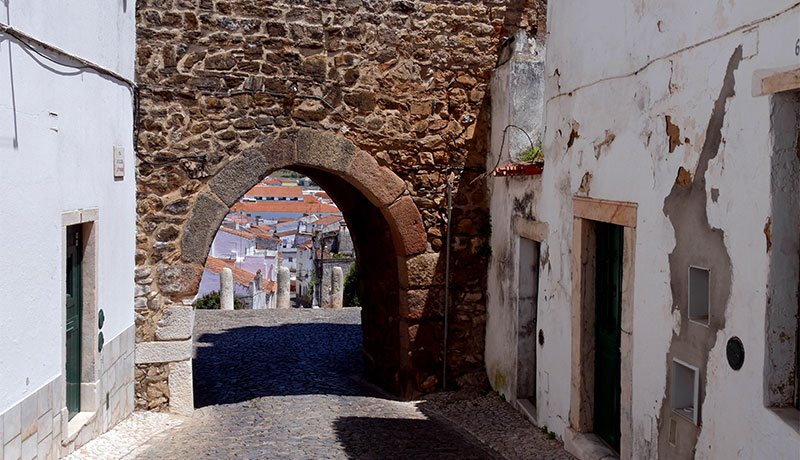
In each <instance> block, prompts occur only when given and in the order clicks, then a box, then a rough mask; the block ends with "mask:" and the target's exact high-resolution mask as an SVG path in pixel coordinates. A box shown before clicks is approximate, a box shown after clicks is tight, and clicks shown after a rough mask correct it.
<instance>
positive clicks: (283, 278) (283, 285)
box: [276, 267, 291, 308]
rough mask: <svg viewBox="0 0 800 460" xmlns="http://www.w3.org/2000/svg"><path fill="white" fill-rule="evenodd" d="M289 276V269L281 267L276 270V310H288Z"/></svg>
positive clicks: (289, 304)
mask: <svg viewBox="0 0 800 460" xmlns="http://www.w3.org/2000/svg"><path fill="white" fill-rule="evenodd" d="M290 276H291V275H290V274H289V267H281V268H279V269H278V302H277V305H276V308H289V307H290V306H291V301H290V299H289V295H290V290H291V286H290V283H291V278H290Z"/></svg>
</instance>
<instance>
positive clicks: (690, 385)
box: [672, 359, 700, 425]
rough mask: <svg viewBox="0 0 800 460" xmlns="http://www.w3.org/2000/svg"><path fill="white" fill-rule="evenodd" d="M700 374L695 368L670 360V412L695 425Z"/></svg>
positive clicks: (679, 361) (677, 360) (676, 360)
mask: <svg viewBox="0 0 800 460" xmlns="http://www.w3.org/2000/svg"><path fill="white" fill-rule="evenodd" d="M699 382H700V374H699V372H698V371H697V368H696V367H694V366H691V365H689V364H686V363H684V362H683V361H681V360H679V359H673V360H672V410H673V411H674V412H675V413H676V414H678V415H680V416H681V417H683V418H685V419H686V420H689V421H690V422H692V423H694V424H695V425H697V411H698V407H697V404H698V403H697V400H698V396H697V389H698V385H699Z"/></svg>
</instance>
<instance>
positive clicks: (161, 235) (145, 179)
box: [135, 0, 545, 410]
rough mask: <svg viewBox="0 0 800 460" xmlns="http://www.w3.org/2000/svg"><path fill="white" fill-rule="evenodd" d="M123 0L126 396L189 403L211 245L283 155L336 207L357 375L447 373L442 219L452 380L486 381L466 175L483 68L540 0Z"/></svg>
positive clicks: (475, 216) (398, 389) (154, 404)
mask: <svg viewBox="0 0 800 460" xmlns="http://www.w3.org/2000/svg"><path fill="white" fill-rule="evenodd" d="M136 10H137V11H136V24H137V38H136V40H137V50H136V81H137V85H138V103H137V105H136V109H137V110H136V114H137V145H138V155H139V163H138V165H137V192H138V195H137V200H138V209H137V211H138V219H137V230H138V233H137V256H136V263H137V273H136V284H137V289H136V300H135V307H136V314H137V316H136V324H137V326H136V339H137V348H136V360H137V366H136V395H135V400H136V404H137V407H139V408H150V409H161V408H164V407H167V406H169V408H170V410H183V409H185V408H188V407H191V364H190V363H191V362H190V360H189V358H190V356H191V351H192V343H191V328H192V318H193V316H192V312H193V310H192V306H191V299H192V298H193V296H194V295H195V293H196V292H197V291H196V289H197V283H198V281H199V280H200V277H201V274H202V268H203V262H204V260H205V258H206V254H207V251H208V247H209V244H210V243H211V240H212V237H213V235H214V232H215V231H216V230H217V228H218V226H219V223H220V220H221V219H222V217H223V215H224V213H225V212H227V209H228V207H229V206H230V205H231V204H232V203H233V202H234V201H235V200H237V199H238V198H239V197H240V196H241V195H242V194H243V193H244V192H245V191H246V190H247V189H248V188H249V187H250V186H252V185H254V184H255V183H256V182H257V181H258V180H259V179H260V178H261V177H263V176H265V175H266V174H268V173H269V172H270V171H272V170H275V169H277V168H286V167H288V168H291V169H294V170H296V171H298V172H301V173H303V174H307V175H309V176H310V177H311V178H312V179H313V180H314V181H315V182H317V183H318V184H320V185H322V186H323V187H324V188H325V189H326V190H327V191H328V192H329V193H330V194H331V197H332V198H333V199H334V200H335V201H336V202H337V204H338V205H339V207H340V209H341V210H342V211H343V213H344V215H345V218H346V219H347V220H348V226H349V227H350V229H351V231H352V236H353V239H354V242H355V244H356V251H357V252H358V254H357V255H358V263H359V265H360V268H361V274H362V275H363V277H362V288H363V289H364V290H365V292H363V293H362V295H364V297H365V298H366V300H367V302H366V307H365V308H364V313H363V330H364V355H365V360H366V364H367V365H366V369H367V372H368V375H367V377H368V378H370V379H371V380H372V381H374V382H377V383H378V384H380V385H381V386H383V387H384V388H386V389H388V390H390V391H393V392H395V393H397V394H399V395H403V396H411V395H413V394H415V393H421V392H426V391H431V390H433V389H435V388H441V386H442V383H443V382H442V381H443V379H442V369H443V367H445V366H443V359H444V356H445V353H444V350H443V348H444V346H445V345H444V344H445V338H444V336H445V334H444V330H445V317H444V312H445V306H444V303H445V296H444V291H445V278H446V276H445V272H446V270H445V259H446V257H445V249H446V247H447V238H446V235H447V234H448V230H449V234H450V235H451V237H452V238H451V247H452V254H451V258H450V261H451V262H450V267H449V268H450V271H449V274H450V277H449V280H448V281H449V287H450V294H451V295H450V297H449V299H450V301H449V306H448V310H447V311H449V314H448V317H447V319H448V321H447V324H448V334H447V338H448V339H447V345H446V347H447V353H446V356H447V359H446V361H447V362H446V367H447V379H446V380H447V384H448V385H449V386H453V387H463V386H475V385H482V384H484V383H485V382H486V371H485V369H484V360H483V353H484V343H485V342H484V335H485V324H486V305H485V304H486V302H485V297H484V295H485V294H484V293H485V288H486V279H487V278H486V277H487V274H486V266H487V260H488V257H489V254H491V248H490V247H489V234H490V232H491V224H490V222H489V218H488V212H487V208H488V203H487V195H486V181H483V180H475V179H476V178H477V177H478V176H479V175H480V174H481V173H482V172H484V171H485V161H486V152H487V150H488V142H487V140H486V139H487V137H486V134H487V131H488V128H489V123H488V122H489V111H490V110H489V108H490V101H489V97H488V96H487V93H488V81H489V77H490V74H491V71H492V69H493V68H494V66H495V65H496V64H497V62H498V55H497V52H498V50H499V49H500V46H501V45H502V43H504V41H505V40H506V39H507V38H508V37H510V36H512V35H513V34H514V32H515V31H517V30H520V29H525V30H530V31H532V32H536V30H537V27H543V26H544V17H545V3H544V2H540V1H538V0H508V1H502V2H497V1H489V0H470V1H468V2H464V1H463V0H445V1H441V2H438V1H437V2H422V1H406V0H402V1H400V0H397V1H394V0H378V1H372V0H369V1H367V0H363V1H362V0H346V1H345V0H337V1H317V0H291V1H290V0H274V1H269V2H263V1H253V0H141V1H137V2H136ZM448 182H450V183H452V184H453V187H452V192H453V193H452V203H453V209H452V218H450V219H449V218H448V205H447V204H448ZM448 222H452V225H450V226H449V229H448ZM497 257H499V258H501V259H502V260H505V259H504V258H505V257H507V254H497ZM182 408H183V409H182Z"/></svg>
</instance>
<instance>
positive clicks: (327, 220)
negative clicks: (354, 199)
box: [314, 216, 344, 227]
mask: <svg viewBox="0 0 800 460" xmlns="http://www.w3.org/2000/svg"><path fill="white" fill-rule="evenodd" d="M342 220H344V217H342V216H325V217H321V218H320V219H319V220H317V221H316V222H314V225H322V226H323V227H325V226H328V225H330V224H335V223H336V222H340V221H342Z"/></svg>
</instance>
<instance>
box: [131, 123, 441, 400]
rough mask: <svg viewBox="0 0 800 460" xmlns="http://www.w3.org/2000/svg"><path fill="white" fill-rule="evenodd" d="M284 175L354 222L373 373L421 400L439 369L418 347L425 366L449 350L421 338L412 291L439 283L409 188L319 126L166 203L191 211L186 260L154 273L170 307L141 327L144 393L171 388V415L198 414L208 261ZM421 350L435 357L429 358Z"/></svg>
mask: <svg viewBox="0 0 800 460" xmlns="http://www.w3.org/2000/svg"><path fill="white" fill-rule="evenodd" d="M277 169H293V170H295V171H298V172H301V173H303V174H306V175H308V176H309V177H311V178H312V179H313V180H314V181H315V182H316V183H318V184H320V185H321V186H323V187H324V188H325V190H326V191H327V192H328V193H329V194H330V195H331V197H332V198H333V199H334V201H336V202H337V204H338V205H339V207H340V209H341V210H342V212H343V214H344V216H345V219H347V220H348V226H349V228H350V229H351V232H352V237H353V240H354V243H355V249H356V253H357V256H358V257H357V259H358V261H359V262H358V263H359V264H360V265H361V266H362V267H364V266H367V267H369V268H368V269H365V270H362V273H363V275H362V285H361V290H362V295H363V296H364V300H365V302H364V303H365V304H366V305H367V307H366V308H365V309H364V313H363V329H364V355H365V373H366V375H367V377H368V378H369V379H370V380H372V381H374V382H376V383H377V384H379V385H381V386H382V387H384V388H386V389H388V390H390V391H392V392H393V393H395V394H398V395H400V396H403V397H410V396H412V395H414V394H418V393H419V392H420V391H421V390H422V388H420V386H419V384H420V383H421V382H419V381H418V379H417V375H418V374H420V373H422V374H425V375H433V374H435V373H436V371H437V369H436V368H435V367H434V366H433V365H429V366H427V368H425V367H426V366H420V365H419V364H416V365H414V366H412V363H411V356H412V353H411V347H410V345H411V343H410V342H411V341H412V340H414V341H416V342H418V343H416V348H417V349H418V350H417V351H416V352H415V353H414V354H415V355H416V356H415V358H416V360H417V361H418V362H419V361H422V362H427V363H431V364H435V363H437V362H438V359H439V358H438V355H439V354H440V353H441V346H440V345H439V344H437V343H434V342H432V341H431V340H430V339H432V336H430V337H429V342H430V343H424V344H423V343H421V342H420V340H419V339H421V337H419V338H418V337H417V334H415V332H416V331H418V330H419V329H420V327H422V328H423V329H425V328H426V325H425V324H424V323H425V320H424V319H422V318H421V317H420V316H421V315H422V314H423V313H424V312H422V311H415V312H410V311H409V305H408V299H409V289H411V288H414V289H418V288H428V287H431V286H429V284H430V283H429V282H426V280H429V281H432V280H433V274H432V273H433V272H434V271H435V270H436V261H437V259H438V257H436V255H435V254H425V251H426V249H427V232H426V231H425V227H424V225H423V222H422V218H421V215H420V213H419V210H418V209H417V206H416V205H415V204H414V202H413V200H412V199H411V197H410V196H409V194H408V192H407V191H406V185H405V182H403V181H402V180H401V179H400V178H399V177H397V175H395V174H394V173H393V172H392V171H391V170H389V169H388V168H386V167H383V166H380V165H379V164H378V162H377V161H376V160H375V159H374V158H373V157H372V156H370V155H369V154H367V153H364V152H362V151H361V150H359V149H358V148H356V146H355V145H354V144H353V143H352V142H350V141H349V140H347V139H344V138H341V137H338V136H336V135H334V134H331V133H328V132H324V131H320V130H314V129H300V130H299V131H297V132H296V133H295V134H294V135H292V136H286V137H283V138H275V139H270V140H267V141H265V142H263V143H262V144H261V145H260V146H259V147H257V148H251V149H248V150H246V151H244V152H242V153H241V154H240V155H239V156H237V157H235V158H234V159H233V160H232V161H230V162H229V163H228V164H226V165H225V166H224V167H223V168H221V169H220V170H219V172H218V173H217V174H216V175H215V176H214V177H213V179H211V180H210V181H208V182H207V184H204V185H200V186H198V187H197V188H196V189H195V190H194V195H195V197H196V198H194V200H188V199H181V200H178V201H177V202H173V203H171V204H169V205H167V206H173V207H185V208H186V212H185V214H184V215H185V218H184V219H183V222H180V219H177V218H174V219H172V222H173V224H175V225H173V227H172V228H176V229H180V228H181V227H182V235H181V236H180V238H179V240H180V246H179V247H178V249H177V252H176V253H175V254H176V255H179V257H174V258H173V259H172V260H171V261H170V263H169V264H168V265H159V266H157V267H156V270H155V275H156V278H157V282H158V285H157V286H158V291H159V293H160V295H157V296H155V297H153V299H152V300H156V299H157V300H156V301H155V302H154V303H156V304H157V305H159V306H161V305H163V306H164V307H163V308H162V309H161V310H162V311H163V314H162V315H157V314H154V315H151V318H150V321H142V322H141V323H142V324H141V325H140V328H139V332H141V334H139V335H138V337H139V342H138V344H137V358H136V361H137V364H138V365H139V367H140V369H139V370H140V375H139V377H140V379H141V382H138V383H140V388H141V391H142V393H143V394H147V395H148V397H149V398H151V401H152V400H155V401H158V400H159V398H158V392H159V391H165V390H166V391H168V392H169V396H166V395H164V396H160V398H168V401H169V408H170V410H173V411H176V412H188V411H189V410H191V407H192V393H191V386H192V372H191V364H190V363H191V358H190V355H188V353H190V350H191V328H192V317H193V314H192V310H191V308H192V307H191V305H190V302H191V299H192V298H193V297H194V294H196V292H197V289H198V286H199V283H200V280H201V278H202V273H203V264H204V263H205V260H206V257H207V256H208V251H209V248H210V246H211V243H212V241H213V239H214V235H215V233H216V232H217V230H218V228H219V226H220V223H221V222H222V220H223V218H224V217H225V215H227V213H228V212H229V208H230V207H231V206H232V205H233V204H234V203H235V202H236V201H237V200H238V199H239V198H241V196H242V195H244V193H245V192H246V191H247V190H249V189H250V188H252V187H253V186H254V185H256V184H257V183H258V182H259V181H260V180H261V179H263V178H264V177H265V176H266V175H268V174H270V173H271V172H273V171H275V170H277ZM179 231H180V230H179ZM151 273H152V271H151ZM152 300H151V302H152ZM416 307H417V309H420V307H421V306H420V305H417V306H416ZM423 308H424V306H423ZM156 310H158V309H156ZM430 317H431V316H430V315H428V318H429V319H430ZM409 318H411V319H414V321H413V323H414V324H413V325H412V324H410V322H409ZM148 323H149V324H148ZM387 331H388V332H387ZM392 331H393V332H392ZM148 332H151V333H150V334H148ZM420 345H424V347H422V349H423V350H425V351H424V352H422V353H427V354H428V355H430V356H426V357H421V356H420V355H421V352H420V350H419V348H420ZM145 369H147V371H145ZM152 369H155V372H154V371H153V370H152ZM147 374H152V375H149V376H148V375H147ZM153 376H155V377H156V378H155V379H152V377H153ZM164 377H166V378H164ZM148 378H150V380H151V381H150V382H148ZM165 380H166V382H165ZM154 396H156V398H154Z"/></svg>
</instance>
